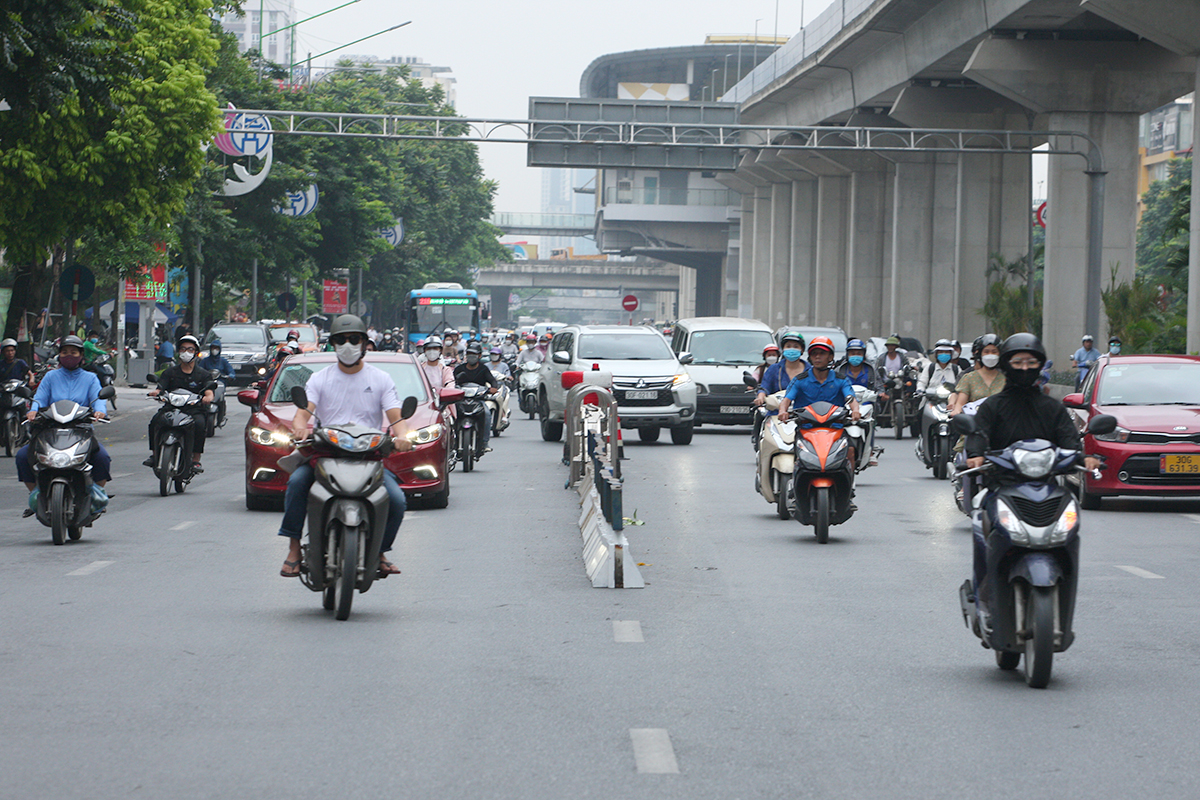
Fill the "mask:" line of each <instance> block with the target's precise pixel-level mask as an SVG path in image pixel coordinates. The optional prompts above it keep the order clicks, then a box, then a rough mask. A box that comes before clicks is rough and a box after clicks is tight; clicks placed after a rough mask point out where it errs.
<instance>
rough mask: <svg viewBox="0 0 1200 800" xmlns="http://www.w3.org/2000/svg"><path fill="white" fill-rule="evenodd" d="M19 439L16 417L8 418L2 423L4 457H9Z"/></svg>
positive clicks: (19, 432)
mask: <svg viewBox="0 0 1200 800" xmlns="http://www.w3.org/2000/svg"><path fill="white" fill-rule="evenodd" d="M20 437H21V428H20V424H19V423H18V422H17V418H16V417H9V418H8V421H6V422H5V423H4V455H6V456H11V455H12V454H13V450H14V449H16V447H17V440H18V439H19V438H20Z"/></svg>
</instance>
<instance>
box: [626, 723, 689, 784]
mask: <svg viewBox="0 0 1200 800" xmlns="http://www.w3.org/2000/svg"><path fill="white" fill-rule="evenodd" d="M629 738H630V739H632V740H633V757H634V759H636V760H637V771H638V772H640V773H642V774H643V775H667V774H671V775H674V774H678V773H679V763H678V762H677V761H676V760H675V748H674V747H672V746H671V737H670V735H668V734H667V730H666V728H630V729H629Z"/></svg>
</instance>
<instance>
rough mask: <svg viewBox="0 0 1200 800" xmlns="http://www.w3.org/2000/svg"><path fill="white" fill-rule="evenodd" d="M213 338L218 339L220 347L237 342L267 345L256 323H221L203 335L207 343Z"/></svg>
mask: <svg viewBox="0 0 1200 800" xmlns="http://www.w3.org/2000/svg"><path fill="white" fill-rule="evenodd" d="M213 339H220V340H221V346H222V347H229V346H230V345H239V344H240V345H243V346H246V345H249V346H252V347H266V346H267V337H266V336H264V335H263V329H262V328H260V327H258V326H257V325H223V326H222V327H220V328H213V329H211V330H210V331H209V332H208V336H205V337H204V343H205V344H208V343H209V342H211V341H212V340H213Z"/></svg>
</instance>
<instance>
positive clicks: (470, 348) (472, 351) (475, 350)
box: [467, 342, 483, 356]
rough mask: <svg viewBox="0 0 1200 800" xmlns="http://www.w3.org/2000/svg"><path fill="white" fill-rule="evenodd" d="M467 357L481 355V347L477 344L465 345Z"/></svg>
mask: <svg viewBox="0 0 1200 800" xmlns="http://www.w3.org/2000/svg"><path fill="white" fill-rule="evenodd" d="M467 355H476V356H481V355H483V345H481V344H480V343H479V342H471V343H470V344H468V345H467Z"/></svg>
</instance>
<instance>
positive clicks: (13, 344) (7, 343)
mask: <svg viewBox="0 0 1200 800" xmlns="http://www.w3.org/2000/svg"><path fill="white" fill-rule="evenodd" d="M16 346H17V340H16V339H5V340H4V341H2V342H0V350H3V349H4V348H6V347H16Z"/></svg>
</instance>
